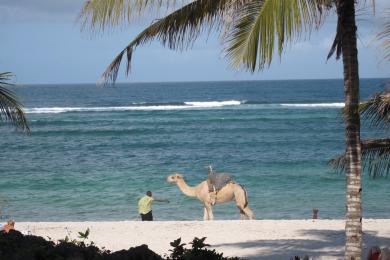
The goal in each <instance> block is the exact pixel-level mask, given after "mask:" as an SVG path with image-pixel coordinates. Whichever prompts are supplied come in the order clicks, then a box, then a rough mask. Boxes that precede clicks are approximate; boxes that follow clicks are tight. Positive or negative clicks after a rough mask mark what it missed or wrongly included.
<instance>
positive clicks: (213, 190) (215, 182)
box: [207, 165, 232, 205]
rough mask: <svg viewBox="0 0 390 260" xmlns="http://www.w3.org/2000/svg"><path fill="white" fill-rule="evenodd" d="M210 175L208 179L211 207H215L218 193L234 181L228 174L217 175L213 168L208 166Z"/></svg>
mask: <svg viewBox="0 0 390 260" xmlns="http://www.w3.org/2000/svg"><path fill="white" fill-rule="evenodd" d="M208 170H209V175H208V179H207V184H208V186H209V192H210V200H211V201H210V202H211V205H214V204H215V202H216V200H217V195H218V191H220V190H221V189H222V188H223V187H225V185H226V184H228V183H230V182H231V181H232V179H231V177H230V175H228V174H226V173H217V172H214V171H213V168H212V167H211V165H210V166H208Z"/></svg>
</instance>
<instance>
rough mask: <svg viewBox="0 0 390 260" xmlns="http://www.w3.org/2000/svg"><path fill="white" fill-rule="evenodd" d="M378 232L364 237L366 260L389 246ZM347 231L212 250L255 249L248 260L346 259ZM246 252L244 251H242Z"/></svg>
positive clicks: (304, 232) (318, 232)
mask: <svg viewBox="0 0 390 260" xmlns="http://www.w3.org/2000/svg"><path fill="white" fill-rule="evenodd" d="M376 234H377V232H373V231H365V232H364V234H363V259H365V256H366V255H367V253H368V250H369V249H370V248H371V247H372V246H374V245H378V246H380V247H382V246H389V245H390V238H388V237H378V236H376ZM344 235H345V233H344V231H340V230H302V231H299V232H298V233H297V237H299V236H306V237H308V236H309V237H311V238H312V239H279V240H251V241H247V242H243V243H225V244H213V245H212V247H213V248H215V249H217V251H218V250H220V251H223V250H222V249H221V247H223V248H225V249H228V248H230V247H232V248H241V249H252V251H253V252H254V253H253V254H251V255H245V254H243V255H241V256H239V257H243V258H245V259H278V260H279V259H286V260H288V259H290V257H293V256H301V257H303V256H305V255H308V256H309V257H310V259H311V258H314V259H317V258H321V259H343V256H344V242H345V238H344ZM243 252H245V251H243Z"/></svg>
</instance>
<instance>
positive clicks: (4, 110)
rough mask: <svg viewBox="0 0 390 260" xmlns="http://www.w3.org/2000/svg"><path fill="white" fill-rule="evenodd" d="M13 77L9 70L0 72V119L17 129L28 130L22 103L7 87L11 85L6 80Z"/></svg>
mask: <svg viewBox="0 0 390 260" xmlns="http://www.w3.org/2000/svg"><path fill="white" fill-rule="evenodd" d="M12 77H13V75H12V73H10V72H1V73H0V121H7V122H10V123H11V124H13V125H14V126H16V127H17V128H18V129H20V130H22V131H25V132H29V131H30V128H29V127H28V123H27V119H26V116H25V114H24V112H23V105H22V104H21V103H20V102H19V101H18V99H17V98H16V96H15V94H14V93H13V92H12V91H10V90H9V89H8V88H7V87H9V86H12V84H10V83H8V81H9V80H10V79H11V78H12Z"/></svg>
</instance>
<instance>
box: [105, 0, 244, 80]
mask: <svg viewBox="0 0 390 260" xmlns="http://www.w3.org/2000/svg"><path fill="white" fill-rule="evenodd" d="M242 2H245V1H244V0H213V1H210V0H198V1H193V2H191V3H190V4H188V5H185V6H183V7H182V8H180V9H178V10H176V11H174V12H172V13H171V14H169V15H167V16H166V17H164V18H161V19H158V20H156V21H155V22H154V23H153V24H151V25H150V26H149V27H147V28H146V29H144V30H143V31H142V32H141V33H140V34H138V35H137V36H136V37H135V38H134V39H133V40H132V41H131V42H130V43H129V44H128V45H127V46H126V47H125V48H124V49H123V50H122V51H121V52H120V53H119V54H118V55H117V56H116V58H115V59H114V60H113V61H112V62H111V64H110V65H109V66H108V67H107V69H106V71H105V72H104V73H103V75H102V78H101V82H102V83H109V82H112V83H115V81H116V79H117V76H118V71H119V67H120V64H121V61H122V58H123V56H124V55H125V54H126V57H127V66H126V73H127V74H128V73H129V72H130V70H131V60H132V55H133V52H134V49H135V48H136V47H137V46H140V45H144V44H146V43H149V42H151V41H152V40H155V39H157V40H159V41H160V42H161V43H162V44H163V45H164V46H167V47H168V48H170V49H179V50H182V49H184V48H188V47H191V46H192V44H193V42H194V41H195V40H196V39H197V37H198V36H199V34H200V33H201V32H203V30H205V29H206V28H208V29H209V30H210V29H211V28H220V27H219V26H220V25H221V17H223V14H224V13H225V12H227V11H228V10H231V8H235V4H241V3H242ZM206 24H207V26H206Z"/></svg>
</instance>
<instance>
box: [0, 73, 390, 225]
mask: <svg viewBox="0 0 390 260" xmlns="http://www.w3.org/2000/svg"><path fill="white" fill-rule="evenodd" d="M385 88H386V80H385V79H362V80H361V98H362V100H365V99H367V98H368V97H370V96H371V95H372V94H374V93H375V92H378V91H382V90H384V89H385ZM12 89H13V90H14V91H15V92H16V93H17V95H18V96H19V97H20V98H21V99H22V101H23V103H24V105H25V107H26V112H27V116H28V120H29V122H30V126H31V130H32V132H31V135H23V134H20V133H18V132H15V131H14V129H13V128H12V127H9V126H6V125H4V123H1V125H0V135H1V138H0V146H1V148H2V149H1V153H0V171H1V178H0V206H1V209H2V214H3V216H6V217H12V218H14V219H16V220H17V221H27V220H31V221H65V220H133V219H138V214H137V200H138V199H139V198H140V197H141V196H142V195H143V193H144V192H145V191H147V190H151V191H152V192H153V195H154V196H155V197H156V198H167V199H169V200H170V201H171V203H169V204H164V203H155V204H154V205H153V212H154V216H155V219H157V220H200V219H202V217H203V210H202V205H201V204H200V202H199V201H197V200H196V199H193V198H188V197H186V196H185V195H183V194H182V193H181V192H180V191H179V189H178V188H177V187H176V186H174V185H172V184H168V183H167V182H166V181H165V178H166V176H167V175H169V174H171V173H172V172H180V173H182V174H183V175H184V176H185V179H186V180H187V182H188V184H190V185H195V184H198V183H199V182H200V181H202V180H204V179H205V178H206V176H207V170H206V168H205V167H206V166H207V165H210V164H211V165H213V166H214V168H215V169H216V170H217V171H223V172H228V173H231V174H232V176H233V178H234V179H235V180H236V181H237V182H239V183H241V184H242V185H244V186H245V187H246V189H247V190H248V194H249V206H250V207H251V208H252V210H253V211H254V213H255V216H256V218H258V219H302V218H310V217H311V212H312V208H318V209H319V217H320V218H343V217H344V214H345V193H344V191H345V189H344V188H345V177H344V176H343V175H342V174H336V173H335V172H334V171H333V170H332V169H331V168H330V167H329V166H328V165H327V161H328V160H329V159H331V158H332V157H333V156H335V155H338V154H340V153H342V152H343V150H344V132H343V120H342V115H341V108H342V106H343V99H344V98H343V82H342V81H341V80H287V81H246V82H193V83H187V82H186V83H142V84H141V83H139V84H137V83H133V84H118V85H116V86H115V87H98V86H96V85H92V84H91V85H82V84H80V85H78V84H74V85H33V86H20V87H16V88H12ZM385 134H386V133H384V131H382V130H376V129H374V128H369V127H367V126H363V129H362V136H363V137H384V136H386V135H385ZM389 201H390V180H389V178H376V179H372V178H369V177H368V176H367V175H365V177H364V183H363V203H364V205H363V210H364V217H367V218H388V217H389V216H390V203H389ZM214 215H215V218H216V219H238V218H239V212H238V210H237V208H236V206H235V204H234V203H230V204H225V205H217V206H216V207H215V212H214Z"/></svg>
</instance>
